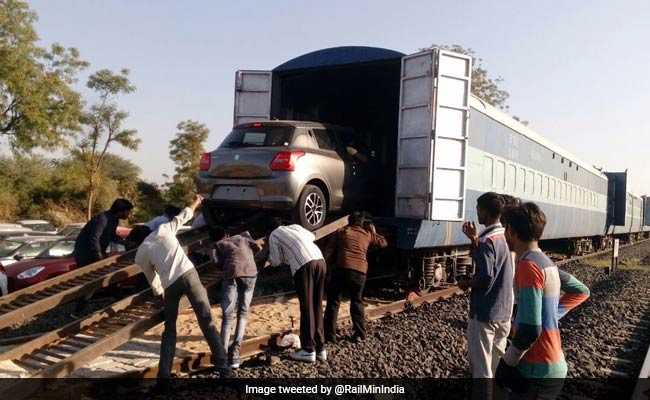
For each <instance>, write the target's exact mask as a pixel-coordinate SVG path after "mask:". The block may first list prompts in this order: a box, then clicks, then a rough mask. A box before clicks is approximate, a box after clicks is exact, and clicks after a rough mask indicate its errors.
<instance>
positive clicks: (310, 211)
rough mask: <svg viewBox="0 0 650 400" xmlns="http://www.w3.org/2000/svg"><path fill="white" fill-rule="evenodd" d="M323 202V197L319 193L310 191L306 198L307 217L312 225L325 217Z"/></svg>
mask: <svg viewBox="0 0 650 400" xmlns="http://www.w3.org/2000/svg"><path fill="white" fill-rule="evenodd" d="M323 203H324V202H323V199H322V198H321V196H319V195H318V193H309V195H307V198H306V199H305V207H304V211H305V217H306V218H307V222H309V224H311V225H312V226H316V225H318V224H319V223H320V222H321V221H322V219H323V214H324V204H323Z"/></svg>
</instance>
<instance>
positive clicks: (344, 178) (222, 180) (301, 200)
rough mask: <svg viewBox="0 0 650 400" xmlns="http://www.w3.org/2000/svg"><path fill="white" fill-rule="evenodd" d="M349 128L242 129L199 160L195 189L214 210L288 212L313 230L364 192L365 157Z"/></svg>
mask: <svg viewBox="0 0 650 400" xmlns="http://www.w3.org/2000/svg"><path fill="white" fill-rule="evenodd" d="M356 138H357V136H356V134H355V132H354V131H353V130H352V129H349V128H343V127H339V126H335V125H329V124H322V123H316V122H303V121H268V122H254V123H246V124H240V125H237V126H235V127H234V128H233V130H232V132H231V133H230V134H229V135H228V136H227V137H226V139H225V140H224V141H223V142H222V143H221V145H220V146H219V148H218V149H217V150H215V151H213V152H212V153H205V154H203V156H202V158H201V163H200V172H199V189H200V192H201V193H202V194H204V195H205V196H206V197H207V198H209V199H211V200H212V203H213V204H214V205H215V206H223V207H231V208H244V209H246V208H258V209H259V208H262V209H272V210H281V211H291V212H293V216H294V218H295V220H296V222H299V223H300V224H302V225H303V226H304V227H306V228H308V229H311V230H314V229H316V228H319V227H321V226H322V225H323V223H324V222H325V218H326V216H327V213H328V212H331V211H337V210H340V209H342V208H352V207H354V206H356V205H358V204H360V203H362V202H363V200H364V197H365V195H366V193H367V191H366V190H364V189H365V188H364V186H365V185H364V179H365V178H366V177H367V171H366V170H367V161H368V155H363V154H362V153H361V150H362V149H360V148H359V147H361V146H360V145H355V142H356V143H358V142H359V141H358V140H356Z"/></svg>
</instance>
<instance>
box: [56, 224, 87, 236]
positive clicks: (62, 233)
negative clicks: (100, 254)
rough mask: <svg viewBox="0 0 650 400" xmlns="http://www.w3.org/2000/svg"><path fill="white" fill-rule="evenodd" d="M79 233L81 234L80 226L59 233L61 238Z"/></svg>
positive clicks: (67, 228) (66, 228)
mask: <svg viewBox="0 0 650 400" xmlns="http://www.w3.org/2000/svg"><path fill="white" fill-rule="evenodd" d="M79 232H81V227H80V226H66V227H65V228H63V229H61V232H59V233H58V234H59V235H60V236H70V235H78V234H79Z"/></svg>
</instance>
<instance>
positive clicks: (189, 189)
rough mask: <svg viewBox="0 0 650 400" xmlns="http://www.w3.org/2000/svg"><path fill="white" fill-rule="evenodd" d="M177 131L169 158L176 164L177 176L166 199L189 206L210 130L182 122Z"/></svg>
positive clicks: (175, 175)
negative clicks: (204, 144) (204, 143)
mask: <svg viewBox="0 0 650 400" xmlns="http://www.w3.org/2000/svg"><path fill="white" fill-rule="evenodd" d="M176 129H177V130H178V132H177V133H176V137H175V138H174V139H172V140H171V141H170V142H169V157H170V158H171V159H172V161H174V164H176V167H175V168H174V170H175V174H174V177H173V178H172V181H171V182H170V183H168V184H167V194H166V197H167V199H168V200H169V201H170V202H172V203H177V204H187V203H188V202H189V201H190V200H191V199H192V198H193V196H194V194H195V193H196V174H197V172H198V170H199V160H200V158H201V154H202V153H203V151H204V149H203V142H205V141H206V139H207V138H208V135H209V134H210V130H209V129H208V128H207V127H206V126H205V125H204V124H201V123H199V122H197V121H192V120H187V121H183V122H180V123H179V124H178V125H177V126H176Z"/></svg>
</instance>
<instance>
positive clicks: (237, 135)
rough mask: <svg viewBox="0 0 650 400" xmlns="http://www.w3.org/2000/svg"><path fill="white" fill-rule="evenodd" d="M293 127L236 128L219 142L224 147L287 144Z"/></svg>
mask: <svg viewBox="0 0 650 400" xmlns="http://www.w3.org/2000/svg"><path fill="white" fill-rule="evenodd" d="M293 132H294V128H293V127H290V126H260V127H252V128H237V129H233V131H232V132H230V134H229V135H228V137H226V139H225V140H224V141H223V143H222V144H221V147H224V148H239V147H274V146H289V145H290V144H291V140H292V139H293Z"/></svg>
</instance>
